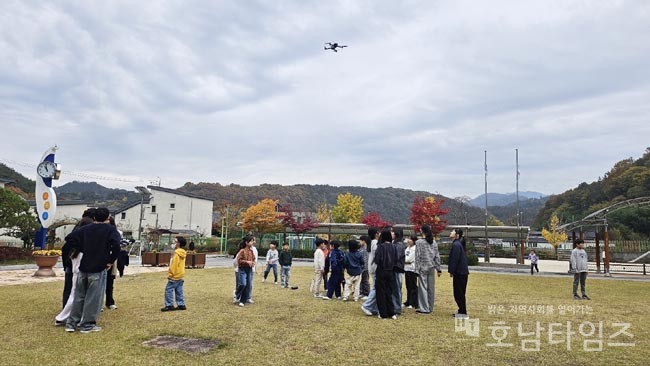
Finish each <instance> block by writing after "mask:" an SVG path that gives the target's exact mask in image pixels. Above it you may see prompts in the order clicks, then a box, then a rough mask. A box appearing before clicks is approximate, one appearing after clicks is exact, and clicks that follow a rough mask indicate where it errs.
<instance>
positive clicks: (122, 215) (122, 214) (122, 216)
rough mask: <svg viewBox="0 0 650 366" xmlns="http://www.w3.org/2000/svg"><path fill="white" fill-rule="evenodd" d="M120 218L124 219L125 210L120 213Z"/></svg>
mask: <svg viewBox="0 0 650 366" xmlns="http://www.w3.org/2000/svg"><path fill="white" fill-rule="evenodd" d="M120 219H121V220H125V219H126V212H122V213H121V214H120Z"/></svg>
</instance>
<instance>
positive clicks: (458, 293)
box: [453, 274, 468, 314]
mask: <svg viewBox="0 0 650 366" xmlns="http://www.w3.org/2000/svg"><path fill="white" fill-rule="evenodd" d="M467 277H468V275H458V274H455V275H454V281H453V282H454V300H456V305H458V314H467V307H466V304H465V293H466V292H467Z"/></svg>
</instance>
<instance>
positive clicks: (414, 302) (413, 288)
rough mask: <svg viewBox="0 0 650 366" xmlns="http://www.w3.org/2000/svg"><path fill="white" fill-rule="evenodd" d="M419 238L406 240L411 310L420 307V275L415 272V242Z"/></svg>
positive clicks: (407, 290) (405, 251)
mask: <svg viewBox="0 0 650 366" xmlns="http://www.w3.org/2000/svg"><path fill="white" fill-rule="evenodd" d="M417 240H418V237H417V236H415V235H413V236H411V237H410V238H408V239H406V245H407V247H406V249H405V250H404V277H405V280H406V302H405V303H404V306H406V307H407V308H409V309H413V308H417V307H418V274H417V273H416V272H415V242H416V241H417Z"/></svg>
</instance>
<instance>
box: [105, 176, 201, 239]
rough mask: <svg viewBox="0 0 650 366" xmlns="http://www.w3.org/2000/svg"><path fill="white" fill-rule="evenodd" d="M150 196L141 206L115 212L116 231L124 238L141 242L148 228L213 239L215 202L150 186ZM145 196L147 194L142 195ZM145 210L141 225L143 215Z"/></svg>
mask: <svg viewBox="0 0 650 366" xmlns="http://www.w3.org/2000/svg"><path fill="white" fill-rule="evenodd" d="M147 188H148V189H149V192H150V195H149V197H143V200H142V203H141V202H140V201H138V202H132V203H131V204H129V205H127V206H125V207H122V208H120V209H118V210H117V211H115V212H114V213H113V216H114V217H115V224H116V225H117V228H118V229H120V230H122V232H123V233H124V237H125V238H133V239H140V236H139V235H138V228H139V227H140V226H141V227H142V232H146V231H147V230H148V229H166V230H170V231H174V232H181V233H186V234H190V235H198V236H210V235H211V233H212V204H213V202H212V200H211V199H209V198H205V197H201V196H198V195H195V194H192V193H186V192H181V191H178V190H175V189H170V188H163V187H158V186H147ZM143 196H144V194H143ZM141 210H142V224H140V213H141Z"/></svg>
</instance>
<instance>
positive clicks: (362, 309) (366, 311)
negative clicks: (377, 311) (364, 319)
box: [361, 305, 372, 316]
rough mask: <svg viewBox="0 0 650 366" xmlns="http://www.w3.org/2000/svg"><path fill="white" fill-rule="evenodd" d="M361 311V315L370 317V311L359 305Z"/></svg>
mask: <svg viewBox="0 0 650 366" xmlns="http://www.w3.org/2000/svg"><path fill="white" fill-rule="evenodd" d="M361 311H363V313H364V314H366V315H368V316H372V312H371V311H370V310H368V309H366V308H364V307H363V305H361Z"/></svg>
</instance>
